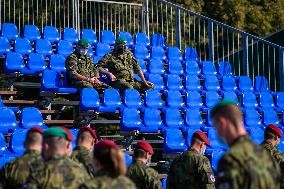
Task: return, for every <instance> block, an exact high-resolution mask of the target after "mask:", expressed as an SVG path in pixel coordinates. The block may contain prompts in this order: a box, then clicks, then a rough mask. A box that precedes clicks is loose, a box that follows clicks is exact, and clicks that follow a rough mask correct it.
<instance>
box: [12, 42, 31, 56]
mask: <svg viewBox="0 0 284 189" xmlns="http://www.w3.org/2000/svg"><path fill="white" fill-rule="evenodd" d="M14 49H15V52H17V53H20V54H21V55H22V56H27V55H29V54H30V53H31V52H32V45H31V43H30V41H29V40H27V39H26V38H16V40H15V46H14Z"/></svg>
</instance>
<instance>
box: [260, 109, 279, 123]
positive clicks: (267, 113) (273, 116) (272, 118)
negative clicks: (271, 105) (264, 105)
mask: <svg viewBox="0 0 284 189" xmlns="http://www.w3.org/2000/svg"><path fill="white" fill-rule="evenodd" d="M262 123H263V124H264V125H265V126H267V125H269V124H275V125H278V124H279V118H278V116H277V113H276V112H275V110H273V109H266V110H264V111H263V114H262Z"/></svg>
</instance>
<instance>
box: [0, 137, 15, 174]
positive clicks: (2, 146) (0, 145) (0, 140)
mask: <svg viewBox="0 0 284 189" xmlns="http://www.w3.org/2000/svg"><path fill="white" fill-rule="evenodd" d="M10 141H11V139H10ZM11 155H13V153H12V152H10V150H9V148H8V147H7V144H6V140H5V137H4V135H3V134H2V133H1V132H0V158H1V157H2V156H11ZM0 169H1V159H0Z"/></svg>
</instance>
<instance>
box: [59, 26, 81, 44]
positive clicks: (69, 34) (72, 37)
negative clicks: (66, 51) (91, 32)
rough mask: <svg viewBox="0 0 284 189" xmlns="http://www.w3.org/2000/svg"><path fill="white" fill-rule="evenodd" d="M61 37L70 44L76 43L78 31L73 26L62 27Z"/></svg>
mask: <svg viewBox="0 0 284 189" xmlns="http://www.w3.org/2000/svg"><path fill="white" fill-rule="evenodd" d="M62 39H63V40H65V41H68V42H70V43H72V44H76V43H78V40H79V37H78V32H77V31H76V30H75V29H74V28H64V29H63V31H62Z"/></svg>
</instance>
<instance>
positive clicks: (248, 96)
mask: <svg viewBox="0 0 284 189" xmlns="http://www.w3.org/2000/svg"><path fill="white" fill-rule="evenodd" d="M257 106H258V103H257V101H256V97H255V94H254V93H252V92H244V93H243V95H242V107H244V108H245V109H255V108H256V107H257Z"/></svg>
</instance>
